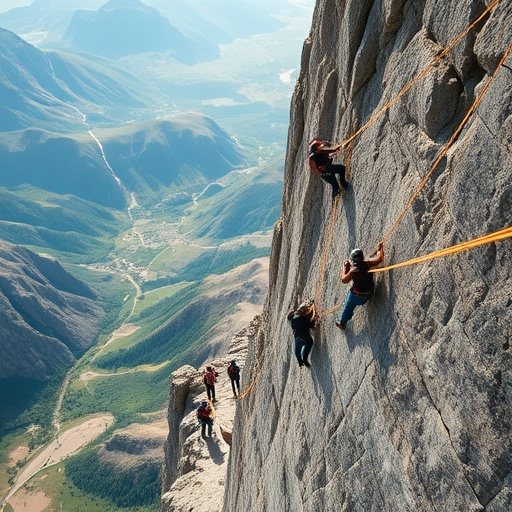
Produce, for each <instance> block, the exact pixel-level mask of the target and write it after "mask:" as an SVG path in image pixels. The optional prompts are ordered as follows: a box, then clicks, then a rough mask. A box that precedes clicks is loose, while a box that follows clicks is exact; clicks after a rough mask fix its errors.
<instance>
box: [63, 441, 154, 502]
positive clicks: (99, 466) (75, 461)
mask: <svg viewBox="0 0 512 512" xmlns="http://www.w3.org/2000/svg"><path fill="white" fill-rule="evenodd" d="M159 469H160V468H159V465H158V464H157V463H149V462H146V463H143V464H140V465H139V466H137V467H133V468H130V469H123V470H118V469H115V470H114V468H113V466H111V465H109V464H105V462H103V461H102V460H101V459H100V458H99V457H98V455H97V453H96V451H94V450H85V451H83V452H82V453H80V454H79V455H76V456H75V457H73V458H71V459H69V460H68V461H67V463H66V476H67V477H68V478H69V479H70V480H71V482H72V483H73V485H75V486H76V487H77V488H78V489H80V490H81V491H83V492H86V493H88V494H92V495H94V496H97V497H100V498H103V499H107V500H109V501H111V502H112V503H113V504H115V505H116V506H118V507H123V508H126V507H136V506H147V505H151V504H155V503H157V502H158V501H159V500H160V477H159Z"/></svg>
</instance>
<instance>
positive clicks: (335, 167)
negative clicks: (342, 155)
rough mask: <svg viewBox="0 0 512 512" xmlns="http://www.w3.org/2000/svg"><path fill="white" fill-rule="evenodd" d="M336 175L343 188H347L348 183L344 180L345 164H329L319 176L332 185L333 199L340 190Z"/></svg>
mask: <svg viewBox="0 0 512 512" xmlns="http://www.w3.org/2000/svg"><path fill="white" fill-rule="evenodd" d="M336 176H337V177H338V179H339V180H340V183H341V186H342V187H343V189H346V188H348V183H347V182H346V180H345V166H344V165H343V164H329V165H328V166H327V167H326V168H325V169H324V170H323V171H322V174H321V178H322V179H323V180H324V181H326V182H327V183H329V185H331V187H332V198H333V199H334V198H335V197H336V196H337V195H338V193H339V191H340V186H339V184H338V179H337V178H336Z"/></svg>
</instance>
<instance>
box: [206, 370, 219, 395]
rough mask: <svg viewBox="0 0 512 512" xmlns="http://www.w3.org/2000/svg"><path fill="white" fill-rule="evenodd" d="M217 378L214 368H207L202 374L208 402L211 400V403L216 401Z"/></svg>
mask: <svg viewBox="0 0 512 512" xmlns="http://www.w3.org/2000/svg"><path fill="white" fill-rule="evenodd" d="M217 377H218V373H217V372H216V371H215V368H213V367H212V366H207V367H206V370H205V371H204V372H203V384H204V385H205V387H206V394H207V395H208V400H211V401H212V403H215V402H216V401H217V400H216V399H215V383H216V382H217Z"/></svg>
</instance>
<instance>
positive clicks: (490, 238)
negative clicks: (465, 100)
mask: <svg viewBox="0 0 512 512" xmlns="http://www.w3.org/2000/svg"><path fill="white" fill-rule="evenodd" d="M511 52H512V42H511V43H510V44H509V46H508V48H507V50H506V51H505V53H504V54H503V56H502V57H501V59H500V61H499V63H498V65H497V67H496V70H495V71H494V73H493V74H492V76H491V77H490V78H489V80H488V81H487V83H486V84H485V86H484V87H483V89H482V91H480V93H479V94H478V96H477V97H476V99H475V101H474V102H473V104H472V105H471V106H470V108H469V109H468V111H467V112H466V115H465V116H464V118H463V119H462V121H461V122H460V124H459V126H458V127H457V128H456V130H455V131H454V133H453V135H452V136H451V137H450V140H449V141H448V142H447V143H446V144H445V145H444V147H443V148H442V150H441V151H440V153H439V155H438V156H437V158H436V159H435V161H434V163H433V164H432V166H431V168H430V170H429V171H428V173H427V174H426V175H425V177H424V178H423V179H422V180H421V183H420V185H419V186H418V188H417V189H416V191H415V192H414V193H413V195H412V196H411V197H410V199H409V201H407V204H406V205H405V207H404V209H403V210H402V211H401V212H400V214H399V215H398V217H397V219H396V221H395V222H394V224H393V225H392V226H391V228H390V229H389V231H388V233H387V234H386V236H385V237H384V239H383V240H382V242H383V243H385V242H387V240H388V239H389V237H390V236H391V234H392V233H393V231H394V230H395V228H396V227H397V226H398V224H399V223H400V221H401V220H402V218H403V216H404V215H405V213H406V211H407V210H408V209H409V207H410V206H411V205H412V203H413V202H414V200H415V199H416V197H418V195H419V194H420V192H421V191H422V190H423V188H424V187H425V184H426V183H427V181H428V179H429V178H430V176H432V174H433V172H434V171H435V169H436V168H437V166H438V165H439V162H440V161H441V159H442V158H443V156H444V155H445V154H446V152H447V151H448V149H449V148H450V146H451V145H452V144H453V143H454V142H455V140H456V138H457V137H458V135H459V134H460V132H461V131H462V129H463V128H464V126H465V124H466V123H467V121H468V120H469V118H470V116H471V114H472V113H473V112H474V111H475V109H476V107H477V106H478V105H479V103H480V102H481V100H482V98H483V97H484V95H485V94H486V92H487V91H488V90H489V87H490V86H491V84H492V82H493V81H494V79H495V78H496V76H497V74H498V72H499V70H500V68H501V66H502V65H503V63H504V62H505V60H506V59H507V58H508V56H509V55H510V53H511ZM511 233H512V228H506V229H504V230H502V231H497V232H496V233H491V234H489V235H485V236H483V237H480V238H477V239H475V240H472V241H470V242H464V243H463V244H458V245H455V246H452V247H448V248H447V249H443V250H441V251H437V252H435V253H431V254H429V255H426V256H421V257H418V258H414V259H412V260H408V261H406V262H402V263H397V264H395V265H389V266H387V267H383V268H379V269H372V270H370V272H384V271H387V270H391V269H394V268H399V267H403V266H406V265H412V264H414V263H420V262H422V261H427V260H430V259H433V258H438V257H440V256H446V255H448V254H454V253H457V252H460V251H464V250H467V249H471V248H473V247H478V246H479V245H483V244H488V243H491V242H494V241H497V240H502V239H504V238H508V237H510V236H512V235H511ZM340 306H341V304H336V305H335V306H333V307H331V308H329V309H327V310H325V311H322V312H321V314H322V315H327V314H329V313H332V312H333V311H336V310H337V309H338V308H339V307H340Z"/></svg>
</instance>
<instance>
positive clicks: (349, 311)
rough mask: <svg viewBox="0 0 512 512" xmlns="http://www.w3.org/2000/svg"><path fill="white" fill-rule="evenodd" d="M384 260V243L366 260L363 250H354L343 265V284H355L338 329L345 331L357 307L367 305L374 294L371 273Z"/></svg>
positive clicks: (337, 324) (346, 302) (351, 289)
mask: <svg viewBox="0 0 512 512" xmlns="http://www.w3.org/2000/svg"><path fill="white" fill-rule="evenodd" d="M383 259H384V244H383V243H382V242H380V243H379V245H378V246H377V252H376V253H375V256H373V257H371V258H368V259H364V254H363V251H362V249H354V250H353V251H352V252H351V253H350V258H349V259H347V260H345V262H344V263H343V270H342V271H341V282H342V283H344V284H348V283H350V281H352V282H353V284H352V287H351V288H350V290H349V292H348V295H347V299H346V301H345V306H344V308H343V311H342V312H341V316H340V319H339V320H338V321H337V322H336V327H338V328H340V329H345V327H346V326H347V322H348V321H349V320H350V319H351V318H352V316H353V315H354V309H355V308H356V307H357V306H362V305H363V304H366V303H367V302H368V301H369V300H370V298H371V296H372V294H373V288H374V284H373V274H371V273H370V272H369V270H370V268H371V267H375V266H377V265H378V264H379V263H381V262H382V260H383Z"/></svg>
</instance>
